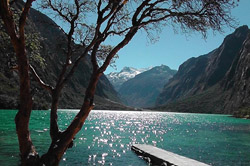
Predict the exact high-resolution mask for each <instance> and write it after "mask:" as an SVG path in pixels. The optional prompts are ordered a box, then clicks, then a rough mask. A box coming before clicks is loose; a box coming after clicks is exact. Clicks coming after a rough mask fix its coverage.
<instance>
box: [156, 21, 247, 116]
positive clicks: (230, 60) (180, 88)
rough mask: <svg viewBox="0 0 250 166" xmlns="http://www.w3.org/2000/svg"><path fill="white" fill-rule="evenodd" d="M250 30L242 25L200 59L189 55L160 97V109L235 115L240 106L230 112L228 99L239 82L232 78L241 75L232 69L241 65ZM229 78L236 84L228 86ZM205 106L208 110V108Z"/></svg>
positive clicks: (157, 103)
mask: <svg viewBox="0 0 250 166" xmlns="http://www.w3.org/2000/svg"><path fill="white" fill-rule="evenodd" d="M249 33H250V30H249V29H248V27H247V26H241V27H239V28H237V29H236V30H235V32H234V33H232V34H230V35H228V36H226V37H225V39H224V41H223V42H222V44H221V45H220V46H219V47H218V48H217V49H215V50H213V51H211V52H209V53H208V54H205V55H202V56H199V57H197V58H190V59H189V60H187V61H186V62H184V63H183V64H182V65H180V67H179V70H178V72H177V74H176V75H175V76H174V77H173V78H172V79H171V80H170V81H169V82H168V83H167V84H166V85H165V86H164V89H163V91H162V92H161V94H160V95H159V96H158V99H157V101H156V105H157V106H158V108H160V109H167V110H175V111H182V112H205V113H227V114H234V112H236V110H237V109H238V108H237V107H240V106H239V105H238V106H237V107H234V108H231V109H230V111H227V110H226V108H227V105H228V102H227V101H228V100H229V98H230V97H229V94H231V96H234V95H235V94H234V93H232V89H235V88H236V86H235V85H236V84H235V83H236V82H238V81H239V80H237V79H233V78H234V77H235V75H237V74H238V75H239V73H241V74H242V72H240V71H238V72H235V70H233V69H235V68H236V66H241V65H240V64H239V63H238V61H237V59H241V57H242V55H241V54H240V52H242V49H243V48H244V43H247V42H246V41H248V40H249V37H248V36H249ZM246 52H247V51H246ZM245 54H246V53H245ZM247 55H248V56H249V54H246V55H245V57H248V56H247ZM241 67H243V66H241ZM238 68H239V67H238ZM243 68H249V65H248V64H246V63H245V64H244V67H243ZM230 70H231V72H230ZM230 73H231V74H230ZM229 77H230V78H231V80H234V82H233V83H234V86H231V88H228V89H227V88H226V87H225V86H223V84H224V85H228V84H227V83H226V82H227V81H226V80H227V78H228V79H229ZM231 84H232V83H231ZM241 86H242V85H241ZM236 89H237V88H236ZM202 102H203V103H202ZM231 102H233V100H231ZM188 103H189V104H190V103H192V104H190V105H189V104H188ZM195 103H196V104H195ZM197 103H199V104H197ZM204 107H207V108H209V109H207V110H206V109H204ZM247 107H248V106H247ZM192 109H193V110H192ZM201 110H202V111H201Z"/></svg>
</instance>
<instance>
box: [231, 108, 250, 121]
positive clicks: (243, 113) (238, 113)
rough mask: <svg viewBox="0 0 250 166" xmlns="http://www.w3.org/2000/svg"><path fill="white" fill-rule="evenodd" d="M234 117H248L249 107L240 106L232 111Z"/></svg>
mask: <svg viewBox="0 0 250 166" xmlns="http://www.w3.org/2000/svg"><path fill="white" fill-rule="evenodd" d="M234 116H235V117H238V118H247V119H250V107H241V108H240V109H239V110H238V111H236V112H235V113H234Z"/></svg>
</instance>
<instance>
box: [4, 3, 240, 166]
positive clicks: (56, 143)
mask: <svg viewBox="0 0 250 166" xmlns="http://www.w3.org/2000/svg"><path fill="white" fill-rule="evenodd" d="M0 2H1V4H0V16H1V18H2V20H3V22H4V24H5V27H6V30H7V32H8V34H9V36H10V38H11V42H12V45H13V46H14V48H15V52H16V56H17V59H18V71H19V77H20V102H21V103H20V104H21V105H20V109H19V111H18V113H17V115H16V130H17V135H18V139H19V145H20V153H21V159H22V164H23V165H42V164H45V165H58V164H59V162H60V160H61V158H62V156H63V154H64V152H65V151H66V150H67V149H68V148H69V147H71V145H72V141H73V139H74V137H75V135H76V134H77V133H78V132H79V130H80V129H81V128H82V126H83V124H84V122H85V120H86V118H87V117H88V115H89V113H90V111H91V110H92V109H93V107H94V94H95V90H96V85H97V82H98V80H99V78H100V76H101V75H102V74H103V72H104V71H105V70H106V68H107V67H108V66H109V65H110V63H111V62H112V60H113V58H114V57H115V56H116V55H117V53H118V51H119V50H120V49H122V48H123V47H124V46H126V45H127V44H128V43H129V42H130V41H131V40H132V38H133V37H134V36H135V34H136V33H137V32H138V30H145V31H146V32H147V34H148V36H149V38H150V39H151V37H153V38H154V37H155V33H156V34H157V33H158V32H160V31H161V30H162V29H163V28H164V27H166V26H172V27H173V28H178V27H179V28H180V30H181V31H183V32H189V31H198V32H201V33H202V34H203V35H204V36H205V35H206V32H207V30H209V29H212V30H214V31H222V29H223V26H233V24H234V23H235V22H234V19H233V18H232V16H231V14H230V10H231V9H232V8H233V7H235V6H236V3H237V2H238V0H134V1H128V0H112V1H111V0H96V1H89V0H74V1H66V0H44V1H41V5H42V8H46V9H48V10H50V11H51V12H52V13H54V14H55V16H57V17H58V18H60V19H62V20H64V21H65V22H66V23H68V25H69V30H68V32H65V34H66V36H67V43H68V45H67V50H66V60H65V63H64V65H63V67H62V70H61V73H60V75H59V76H58V79H57V82H56V85H54V86H52V85H48V84H46V83H44V81H43V80H41V78H40V77H39V75H38V74H37V73H36V71H35V69H34V67H32V66H31V65H30V64H29V61H28V58H27V54H26V47H25V37H24V25H25V22H26V18H27V16H28V12H29V9H30V7H31V4H32V2H33V0H27V1H26V2H25V5H24V9H23V11H22V14H21V16H20V18H19V22H18V24H16V23H15V22H14V20H13V14H12V11H11V8H10V3H13V2H14V1H11V2H9V1H8V0H0ZM90 13H91V14H93V16H94V18H95V21H94V22H92V23H91V21H90V23H87V22H88V20H87V19H85V18H86V17H87V16H88V14H90ZM114 36H120V39H121V40H120V41H119V42H118V43H116V44H114V46H112V47H111V46H105V41H107V39H109V38H111V37H114ZM74 39H77V40H78V42H80V41H81V42H82V43H84V45H85V47H84V50H83V51H82V53H81V55H79V56H78V57H76V58H73V59H72V55H73V54H72V53H73V46H72V44H73V41H74ZM88 54H90V56H91V63H92V66H93V71H92V75H91V78H90V80H89V84H88V87H87V89H86V92H85V98H84V101H83V104H82V107H81V109H80V111H79V112H78V114H77V115H76V117H75V118H74V119H73V121H72V122H71V124H70V125H69V126H68V127H67V129H65V130H64V131H60V130H59V127H58V123H57V106H58V101H59V96H60V93H61V90H62V89H63V87H64V85H65V83H66V82H67V81H68V80H69V79H70V77H71V76H72V75H73V73H74V71H75V69H76V68H77V66H78V64H79V63H80V61H81V59H83V58H84V57H85V56H86V55H88ZM29 71H30V72H32V73H33V75H34V76H35V78H36V80H37V81H38V82H39V84H40V85H41V86H42V87H43V88H45V89H46V90H48V91H49V92H50V93H51V96H52V102H51V103H52V104H51V115H50V135H51V139H52V142H51V145H50V147H49V149H48V152H47V153H45V154H44V155H42V156H41V157H39V156H38V154H37V152H36V150H35V148H34V146H33V145H32V141H31V139H30V133H29V119H30V113H31V107H32V99H31V94H30V76H29Z"/></svg>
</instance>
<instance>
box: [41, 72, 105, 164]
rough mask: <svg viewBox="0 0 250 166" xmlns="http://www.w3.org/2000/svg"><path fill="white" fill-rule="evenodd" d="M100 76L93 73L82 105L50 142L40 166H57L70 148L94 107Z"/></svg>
mask: <svg viewBox="0 0 250 166" xmlns="http://www.w3.org/2000/svg"><path fill="white" fill-rule="evenodd" d="M100 76H101V73H96V72H94V73H93V74H92V77H91V80H90V82H89V85H88V88H87V90H86V92H85V98H84V103H83V105H82V107H81V109H80V111H79V113H78V114H77V115H76V117H75V118H74V120H73V121H72V122H71V124H70V125H69V126H68V128H67V129H66V130H65V131H64V132H62V133H60V134H59V135H58V136H57V138H56V140H52V143H51V145H50V148H49V150H48V152H47V153H46V154H44V155H43V156H42V157H41V160H40V164H45V165H46V166H57V165H59V162H60V160H61V158H62V156H63V155H64V153H65V151H66V150H67V149H68V148H69V147H71V146H72V143H73V139H74V137H75V135H76V134H77V133H78V132H79V131H80V130H81V128H82V126H83V124H84V122H85V120H86V119H87V117H88V115H89V113H90V111H91V110H92V109H93V107H94V103H93V100H94V94H95V90H96V85H97V82H98V80H99V78H100Z"/></svg>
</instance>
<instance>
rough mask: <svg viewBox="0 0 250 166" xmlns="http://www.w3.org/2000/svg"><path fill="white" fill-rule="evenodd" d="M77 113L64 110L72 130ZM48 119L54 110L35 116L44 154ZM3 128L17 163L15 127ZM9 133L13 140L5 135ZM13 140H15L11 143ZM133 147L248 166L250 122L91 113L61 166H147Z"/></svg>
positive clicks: (64, 121)
mask: <svg viewBox="0 0 250 166" xmlns="http://www.w3.org/2000/svg"><path fill="white" fill-rule="evenodd" d="M12 112H14V111H12ZM77 112H78V110H61V111H59V122H60V127H61V128H65V127H67V125H68V124H69V123H70V121H71V120H72V119H73V117H74V116H75V115H76V114H77ZM0 113H1V114H3V115H2V116H1V117H3V116H5V117H6V116H10V115H9V114H8V113H6V111H5V112H3V111H1V110H0ZM12 116H14V114H13V115H12ZM1 117H0V118H1ZM3 119H4V118H1V119H0V120H3ZM48 119H49V111H33V113H32V120H31V124H30V126H31V134H32V139H33V141H34V144H35V146H36V147H37V150H38V151H39V153H40V154H42V153H44V152H46V150H47V148H48V146H49V143H50V139H49V130H48V129H49V126H48ZM12 123H13V122H12ZM4 125H5V126H1V128H0V129H1V130H0V132H1V133H0V140H1V142H0V156H1V155H2V154H4V155H5V156H7V157H9V160H10V161H11V162H12V163H13V162H14V161H15V162H17V160H18V147H17V146H18V145H17V141H16V140H15V139H16V135H15V134H14V132H13V131H14V125H9V126H8V124H4ZM10 131H12V132H10ZM7 133H8V134H9V137H8V138H7V137H6V136H4V135H6V134H7ZM11 138H12V140H13V138H15V139H14V140H15V141H12V142H11V140H9V141H6V139H11ZM10 142H11V143H10ZM134 143H140V144H142V143H144V144H151V145H154V146H157V147H159V148H163V149H166V150H169V151H172V152H174V153H177V154H180V155H184V156H187V157H190V158H193V159H196V160H199V161H202V162H205V163H208V164H212V165H216V166H217V165H219V166H220V165H221V166H222V165H223V166H224V165H248V164H249V163H250V156H249V154H250V121H249V120H243V119H235V118H231V117H227V116H222V115H205V114H203V115H202V114H180V113H161V112H126V111H119V112H118V111H92V112H91V114H90V116H89V117H88V119H87V121H86V123H85V124H84V126H83V128H82V130H81V131H80V132H79V133H78V135H77V136H76V138H75V140H74V147H73V148H72V149H69V150H68V151H67V152H66V154H65V155H64V156H63V159H62V161H61V163H60V165H61V166H65V165H121V166H123V165H124V166H127V165H136V166H141V165H142V166H143V165H147V163H145V162H144V161H143V160H142V159H140V158H138V156H136V155H135V154H134V153H133V152H132V151H131V149H130V148H131V146H132V144H134ZM8 146H11V147H8ZM2 148H5V149H6V148H8V149H9V150H2ZM10 149H11V150H10ZM11 156H13V157H11ZM11 158H12V159H11ZM5 160H6V158H1V157H0V163H1V162H3V163H5V165H6V163H11V162H10V161H9V162H6V161H5ZM7 165H8V164H7ZM10 165H13V164H10ZM14 165H16V164H14Z"/></svg>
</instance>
